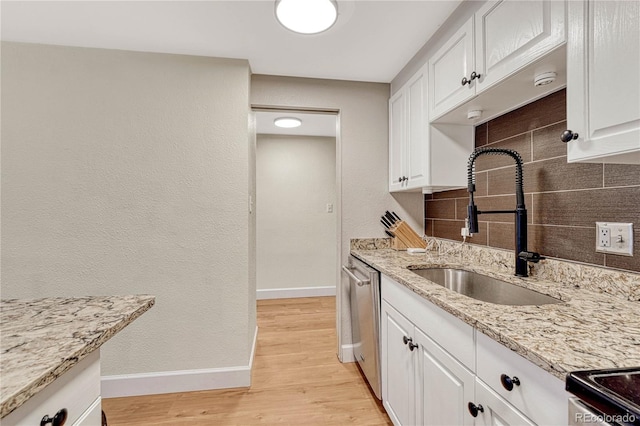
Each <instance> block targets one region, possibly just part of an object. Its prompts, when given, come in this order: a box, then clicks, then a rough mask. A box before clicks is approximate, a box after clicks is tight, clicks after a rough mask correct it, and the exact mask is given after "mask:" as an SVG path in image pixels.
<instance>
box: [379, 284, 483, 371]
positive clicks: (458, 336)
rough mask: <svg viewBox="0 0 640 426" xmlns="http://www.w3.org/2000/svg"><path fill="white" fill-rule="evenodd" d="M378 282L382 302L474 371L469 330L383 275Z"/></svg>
mask: <svg viewBox="0 0 640 426" xmlns="http://www.w3.org/2000/svg"><path fill="white" fill-rule="evenodd" d="M381 282H382V298H383V299H384V300H386V301H387V302H389V304H390V305H391V306H394V307H395V308H396V309H398V310H399V311H400V312H402V313H403V314H404V315H405V316H406V317H407V319H408V320H409V321H411V322H412V323H413V324H415V325H416V327H418V328H419V329H420V330H422V331H423V332H424V333H425V334H427V335H428V336H429V338H431V339H432V340H433V341H435V342H436V343H437V344H438V345H440V346H441V347H442V348H443V349H444V350H445V351H447V352H449V353H450V354H451V355H452V356H454V357H455V358H456V359H457V360H458V361H459V362H461V363H462V364H463V365H464V366H465V367H467V368H468V369H469V370H471V371H475V366H476V365H475V350H474V339H473V335H474V329H473V327H471V326H470V325H469V324H466V323H465V322H463V321H462V320H460V319H458V318H456V317H455V316H453V315H451V314H450V313H448V312H446V311H445V310H443V309H441V308H439V307H437V306H436V305H434V304H433V303H431V302H429V301H428V300H426V299H424V298H423V297H421V296H419V295H417V294H415V293H413V292H412V291H411V290H409V289H408V288H406V287H405V286H403V285H401V284H398V283H396V282H395V281H393V280H392V279H390V278H389V277H387V276H385V275H382V278H381Z"/></svg>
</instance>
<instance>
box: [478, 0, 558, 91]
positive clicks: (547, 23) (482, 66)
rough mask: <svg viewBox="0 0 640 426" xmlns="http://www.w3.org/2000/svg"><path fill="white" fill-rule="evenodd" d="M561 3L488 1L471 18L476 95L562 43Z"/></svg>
mask: <svg viewBox="0 0 640 426" xmlns="http://www.w3.org/2000/svg"><path fill="white" fill-rule="evenodd" d="M565 40H566V36H565V3H564V2H563V1H531V0H528V1H514V0H502V1H489V2H488V3H486V4H485V5H484V6H483V7H482V8H481V9H480V10H478V12H476V14H475V41H476V43H475V53H476V56H475V59H476V63H475V67H474V70H473V71H475V72H476V74H480V75H481V77H480V78H479V79H478V81H477V86H476V92H478V93H479V92H481V91H482V90H484V89H486V88H487V87H490V86H491V85H493V84H495V83H496V82H498V81H500V80H502V79H503V78H505V77H507V76H509V75H510V74H512V73H513V72H516V71H518V70H519V69H520V68H522V67H524V66H525V65H527V64H529V63H531V62H533V61H535V60H536V59H538V58H540V57H541V56H543V55H544V54H546V53H547V52H549V51H551V50H553V49H554V48H556V47H557V46H559V45H561V44H562V43H564V42H565Z"/></svg>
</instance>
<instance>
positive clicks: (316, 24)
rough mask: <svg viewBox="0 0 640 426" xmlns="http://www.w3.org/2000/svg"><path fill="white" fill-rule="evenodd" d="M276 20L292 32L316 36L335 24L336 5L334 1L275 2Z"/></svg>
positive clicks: (336, 15)
mask: <svg viewBox="0 0 640 426" xmlns="http://www.w3.org/2000/svg"><path fill="white" fill-rule="evenodd" d="M276 18H277V19H278V22H280V24H281V25H282V26H283V27H285V28H287V29H289V30H291V31H293V32H296V33H300V34H318V33H321V32H323V31H326V30H328V29H329V28H331V27H332V26H333V24H334V23H335V22H336V19H338V4H337V3H336V2H335V0H276Z"/></svg>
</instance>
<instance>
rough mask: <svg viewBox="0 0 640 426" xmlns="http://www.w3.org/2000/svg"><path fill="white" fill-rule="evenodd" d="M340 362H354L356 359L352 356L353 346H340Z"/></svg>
mask: <svg viewBox="0 0 640 426" xmlns="http://www.w3.org/2000/svg"><path fill="white" fill-rule="evenodd" d="M340 362H343V363H345V362H356V357H355V356H354V355H353V345H352V344H348V345H342V346H341V347H340Z"/></svg>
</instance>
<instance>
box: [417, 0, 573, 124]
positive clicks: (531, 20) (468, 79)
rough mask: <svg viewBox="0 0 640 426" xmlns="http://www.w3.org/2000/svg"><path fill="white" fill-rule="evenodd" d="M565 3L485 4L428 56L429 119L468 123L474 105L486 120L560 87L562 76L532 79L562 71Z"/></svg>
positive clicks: (513, 1)
mask: <svg viewBox="0 0 640 426" xmlns="http://www.w3.org/2000/svg"><path fill="white" fill-rule="evenodd" d="M565 7H566V5H565V2H563V1H556V0H545V1H542V0H540V1H533V0H531V1H529V0H528V1H518V0H500V1H489V2H487V3H486V4H484V5H483V6H482V7H481V8H480V9H479V10H478V11H477V12H476V13H475V14H474V15H473V16H472V17H471V18H469V20H468V21H467V22H466V23H465V24H464V25H463V26H462V27H461V28H459V29H458V31H456V33H455V34H454V35H453V36H452V37H451V38H450V39H449V40H447V41H446V42H445V43H444V44H443V45H442V47H440V49H438V50H437V51H436V52H435V53H434V54H433V55H432V56H431V58H430V59H429V61H428V63H429V93H430V94H431V99H430V101H429V118H430V120H431V121H432V122H433V121H436V122H439V123H448V124H469V121H468V120H467V113H468V112H469V111H472V110H475V111H481V112H482V113H483V115H482V119H483V120H486V119H490V118H492V117H495V116H498V115H501V114H503V113H505V112H507V111H510V110H512V109H514V108H517V107H519V106H522V105H524V104H526V103H529V102H531V101H532V100H534V99H536V98H539V97H541V96H544V95H545V94H548V93H551V91H555V90H558V88H560V87H562V84H564V79H563V78H561V76H559V78H557V79H556V82H555V83H553V84H549V85H547V86H537V87H535V88H534V85H533V79H534V77H535V75H538V74H540V73H543V72H555V73H556V74H564V62H565V57H564V53H562V54H561V55H557V54H556V52H557V51H558V48H559V47H561V46H563V45H564V43H565V41H566V13H565ZM552 52H553V54H551V53H552ZM498 83H500V84H498ZM488 89H491V90H488ZM471 99H473V101H470V100H471ZM460 109H463V110H464V111H460Z"/></svg>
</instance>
